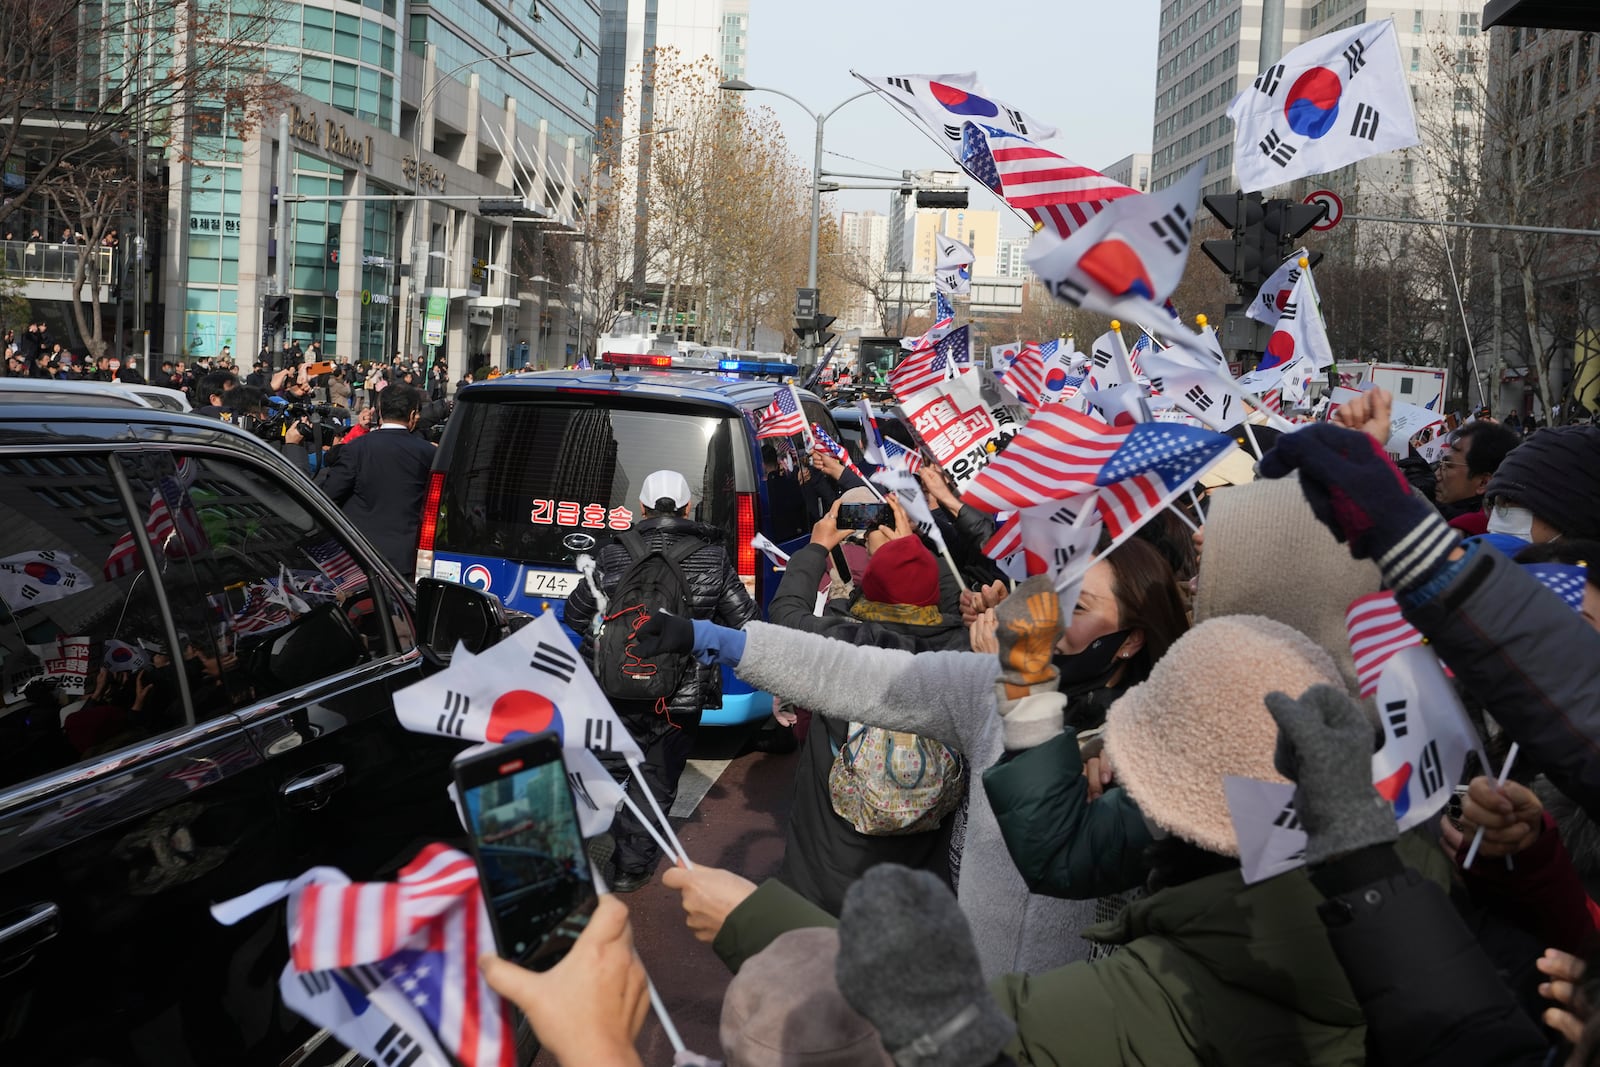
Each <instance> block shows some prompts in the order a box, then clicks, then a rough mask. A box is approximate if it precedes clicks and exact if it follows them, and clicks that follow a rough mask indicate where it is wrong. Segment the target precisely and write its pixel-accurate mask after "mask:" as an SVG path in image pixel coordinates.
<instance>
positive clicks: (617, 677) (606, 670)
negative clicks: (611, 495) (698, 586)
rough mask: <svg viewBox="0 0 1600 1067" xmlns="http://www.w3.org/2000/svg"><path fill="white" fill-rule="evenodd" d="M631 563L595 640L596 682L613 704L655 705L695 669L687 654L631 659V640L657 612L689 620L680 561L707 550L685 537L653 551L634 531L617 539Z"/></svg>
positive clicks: (635, 656) (688, 608)
mask: <svg viewBox="0 0 1600 1067" xmlns="http://www.w3.org/2000/svg"><path fill="white" fill-rule="evenodd" d="M617 541H618V543H619V544H621V545H622V547H623V548H625V549H627V551H628V556H629V558H630V559H631V560H632V563H630V564H629V566H628V570H627V571H626V573H624V574H623V576H622V578H621V580H620V581H618V582H617V587H616V589H615V590H614V591H613V592H612V594H611V597H610V604H609V608H608V612H607V614H606V616H605V622H604V624H603V625H602V626H601V628H600V636H599V637H598V638H597V639H596V640H595V656H594V660H595V677H596V678H598V679H599V681H600V688H601V689H603V690H604V691H605V693H606V695H607V696H609V697H611V698H613V699H615V700H659V699H663V698H670V697H671V696H672V695H673V694H674V693H676V692H677V691H678V686H679V685H681V684H682V682H683V680H684V678H685V676H686V675H688V674H689V672H691V671H693V670H695V669H696V666H697V664H696V662H695V658H694V657H693V656H692V655H690V654H689V653H687V652H669V653H666V654H665V655H661V656H652V657H650V658H649V659H640V658H639V656H638V655H636V654H635V653H634V650H633V646H634V634H635V633H636V632H637V631H638V629H639V627H641V626H643V625H644V624H645V622H646V620H648V619H649V618H650V616H651V615H654V614H655V613H656V612H658V611H664V612H666V613H667V614H668V615H676V616H678V617H679V618H682V619H687V618H692V617H693V614H692V611H691V604H690V601H689V590H688V587H687V585H686V584H685V582H684V580H683V571H682V569H681V568H682V566H683V561H684V560H686V559H688V558H689V557H690V556H692V555H694V554H695V553H696V552H698V551H699V550H700V549H702V548H704V547H705V542H704V541H701V540H700V539H698V538H695V537H686V538H684V539H683V540H682V541H679V542H678V543H677V544H674V545H671V546H669V547H667V548H664V549H656V548H651V547H650V546H649V545H648V544H646V542H645V539H644V538H643V537H641V536H639V532H638V531H637V530H629V531H627V532H626V533H624V534H622V535H621V536H620V537H618V538H617Z"/></svg>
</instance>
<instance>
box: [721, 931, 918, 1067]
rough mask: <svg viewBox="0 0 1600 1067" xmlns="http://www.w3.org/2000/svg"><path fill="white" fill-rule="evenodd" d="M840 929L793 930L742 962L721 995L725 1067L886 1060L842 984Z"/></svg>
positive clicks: (871, 1066) (814, 1066) (873, 1064)
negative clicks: (837, 970) (838, 971)
mask: <svg viewBox="0 0 1600 1067" xmlns="http://www.w3.org/2000/svg"><path fill="white" fill-rule="evenodd" d="M838 955H839V934H838V931H836V930H831V929H828V928H825V927H809V928H807V929H803V930H791V931H789V932H788V933H786V934H784V935H783V936H781V937H779V938H777V939H776V940H774V941H773V942H772V944H770V945H768V946H767V947H766V948H765V949H764V950H762V951H761V952H759V953H757V954H756V955H755V956H752V957H751V958H750V960H749V961H748V962H747V963H745V965H744V966H743V967H741V968H739V973H738V974H736V975H734V977H733V981H731V982H729V983H728V992H727V994H726V995H725V996H724V997H723V998H722V1027H721V1038H722V1054H723V1055H724V1056H726V1057H727V1058H728V1067H889V1062H890V1061H889V1056H888V1054H887V1053H886V1052H884V1051H883V1042H881V1041H880V1040H879V1039H878V1032H877V1031H876V1030H874V1029H873V1028H872V1024H871V1023H869V1022H867V1020H865V1019H863V1018H862V1017H861V1016H860V1015H859V1014H857V1013H856V1010H855V1009H854V1008H852V1007H851V1006H850V1005H849V1004H848V1003H847V1002H846V1001H845V998H844V996H843V994H841V993H840V992H839V985H838V982H837V981H836V980H835V978H834V961H835V960H836V959H837V958H838Z"/></svg>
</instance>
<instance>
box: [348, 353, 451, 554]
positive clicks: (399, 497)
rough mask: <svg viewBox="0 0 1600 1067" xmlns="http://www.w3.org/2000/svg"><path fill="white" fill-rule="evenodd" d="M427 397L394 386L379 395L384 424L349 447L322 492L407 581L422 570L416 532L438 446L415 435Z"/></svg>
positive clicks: (379, 415)
mask: <svg viewBox="0 0 1600 1067" xmlns="http://www.w3.org/2000/svg"><path fill="white" fill-rule="evenodd" d="M421 410H422V394H421V393H420V392H418V391H417V390H416V389H412V388H411V387H409V386H405V385H400V384H399V383H395V384H393V385H390V386H389V388H387V389H385V390H384V391H383V392H382V393H380V394H379V396H378V417H379V419H380V420H382V421H381V422H380V423H379V425H378V426H377V427H375V428H374V429H373V430H372V432H371V433H368V434H364V435H363V436H362V437H360V438H358V439H357V440H355V441H352V442H350V443H349V444H348V445H345V446H344V447H343V448H342V449H341V450H340V454H339V458H338V460H337V461H336V462H334V463H332V464H331V465H329V467H328V469H327V475H326V477H325V478H324V479H323V480H322V488H323V490H324V491H325V492H326V493H327V494H328V496H330V497H332V498H333V502H334V503H336V504H338V505H339V506H340V507H341V508H343V509H344V513H345V515H346V516H347V517H348V518H349V519H350V521H351V522H353V523H355V525H356V528H357V529H358V530H360V531H361V532H362V533H364V534H366V535H367V539H368V540H370V541H371V542H372V543H373V545H375V546H376V547H377V549H378V551H379V552H382V553H383V556H384V558H385V559H387V560H388V561H389V562H390V563H393V564H394V566H395V569H396V570H398V571H399V572H400V573H401V574H403V575H405V576H406V577H407V578H410V577H412V575H413V573H414V572H415V571H416V567H417V534H418V531H419V530H420V528H421V526H422V501H423V498H424V497H425V496H426V495H427V492H428V472H429V471H430V470H431V469H432V468H433V457H434V447H433V445H431V444H429V443H428V442H427V441H425V440H423V439H422V438H421V437H418V436H417V435H416V434H415V433H413V432H412V431H414V430H415V429H416V428H417V419H418V417H419V416H420V414H421Z"/></svg>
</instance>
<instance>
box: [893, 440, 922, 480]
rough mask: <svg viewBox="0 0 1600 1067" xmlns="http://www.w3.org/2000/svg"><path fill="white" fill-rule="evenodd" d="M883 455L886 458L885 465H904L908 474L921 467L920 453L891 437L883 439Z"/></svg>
mask: <svg viewBox="0 0 1600 1067" xmlns="http://www.w3.org/2000/svg"><path fill="white" fill-rule="evenodd" d="M883 455H884V458H885V459H887V460H888V463H886V464H885V466H888V467H904V468H905V469H906V471H907V472H908V473H910V474H915V473H917V472H918V471H919V470H921V469H922V453H920V452H917V451H915V450H913V449H910V448H907V447H906V446H905V445H903V444H901V443H900V442H899V441H896V440H895V439H894V438H892V437H885V438H884V439H883Z"/></svg>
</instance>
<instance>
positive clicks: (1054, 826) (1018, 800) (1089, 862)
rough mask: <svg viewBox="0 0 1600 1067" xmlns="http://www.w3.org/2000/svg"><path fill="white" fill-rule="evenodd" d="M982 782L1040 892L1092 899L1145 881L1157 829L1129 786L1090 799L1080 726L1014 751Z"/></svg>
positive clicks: (1009, 847)
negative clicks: (1147, 856) (1147, 854)
mask: <svg viewBox="0 0 1600 1067" xmlns="http://www.w3.org/2000/svg"><path fill="white" fill-rule="evenodd" d="M983 789H984V792H986V793H987V794H988V795H989V806H990V807H992V808H993V809H994V817H995V821H996V822H998V823H999V824H1000V835H1001V836H1002V837H1004V838H1005V841H1006V851H1008V852H1010V853H1011V859H1012V861H1013V862H1015V863H1016V865H1017V870H1018V871H1021V872H1022V878H1023V881H1025V882H1027V883H1028V888H1029V889H1030V890H1032V891H1033V892H1035V893H1043V894H1045V895H1047V896H1052V897H1066V898H1068V899H1069V900H1088V899H1090V898H1093V897H1100V896H1107V895H1109V894H1112V893H1121V892H1123V891H1124V890H1127V889H1136V888H1138V887H1140V886H1142V885H1144V883H1145V877H1146V875H1148V874H1149V872H1150V868H1149V866H1148V865H1147V864H1146V862H1145V850H1146V849H1147V848H1148V847H1149V846H1150V844H1151V843H1152V842H1154V841H1155V835H1154V834H1153V833H1151V830H1150V826H1149V824H1148V823H1146V822H1145V818H1144V815H1143V813H1142V812H1140V811H1139V808H1138V806H1137V805H1135V804H1134V802H1133V800H1132V798H1131V797H1129V796H1128V795H1127V792H1126V791H1125V790H1123V789H1120V788H1113V789H1108V790H1107V791H1106V792H1105V794H1104V795H1103V796H1101V797H1100V799H1099V800H1096V801H1094V802H1092V803H1091V802H1090V801H1089V784H1088V780H1087V779H1085V778H1084V776H1083V759H1082V758H1081V756H1080V755H1079V752H1078V735H1077V733H1076V732H1075V731H1073V730H1067V731H1066V732H1065V733H1062V734H1058V735H1057V736H1056V737H1053V738H1051V739H1050V740H1049V741H1046V742H1045V743H1044V744H1042V745H1040V746H1039V747H1037V748H1030V749H1025V750H1023V751H1021V752H1016V753H1013V754H1008V757H1007V758H1006V759H1004V760H1002V761H1001V762H999V763H997V764H995V765H994V766H993V767H990V768H989V769H988V770H987V771H984V772H983Z"/></svg>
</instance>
